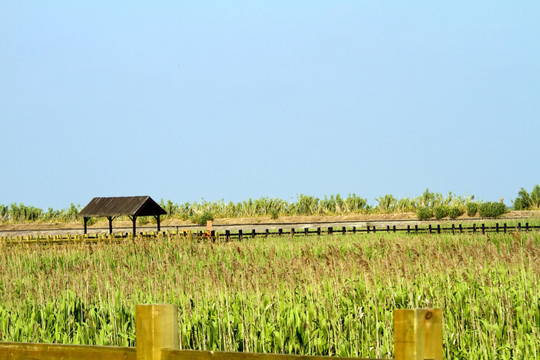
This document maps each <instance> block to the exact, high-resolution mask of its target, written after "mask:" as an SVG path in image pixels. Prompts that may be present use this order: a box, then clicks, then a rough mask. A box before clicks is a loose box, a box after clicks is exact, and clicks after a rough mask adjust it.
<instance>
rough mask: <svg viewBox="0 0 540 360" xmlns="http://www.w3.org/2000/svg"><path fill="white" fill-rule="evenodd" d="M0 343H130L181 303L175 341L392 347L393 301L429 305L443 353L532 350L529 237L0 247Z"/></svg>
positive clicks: (535, 320) (537, 311) (534, 312)
mask: <svg viewBox="0 0 540 360" xmlns="http://www.w3.org/2000/svg"><path fill="white" fill-rule="evenodd" d="M0 264H2V265H1V266H0V340H1V341H32V342H57V343H71V344H115V345H129V346H132V345H133V344H134V340H135V324H134V306H135V304H144V303H173V304H177V305H178V306H179V310H180V311H179V319H178V321H179V323H180V333H181V334H180V336H181V339H180V344H181V347H182V348H189V349H212V350H226V351H250V352H276V353H294V354H318V355H342V356H362V357H391V356H392V344H393V334H392V326H393V325H392V321H393V318H392V316H393V314H392V312H393V310H394V309H399V308H418V307H440V308H442V309H443V312H444V317H445V318H444V328H443V330H444V333H443V336H444V352H445V357H446V358H447V359H472V358H474V359H493V358H497V359H523V358H527V359H533V358H535V357H536V356H537V355H536V354H537V353H538V352H540V349H539V345H538V344H539V343H540V307H539V306H540V305H539V298H540V287H539V284H538V280H539V274H540V234H538V233H512V234H489V235H485V236H483V235H480V234H478V235H465V234H464V235H405V234H397V235H395V234H379V233H378V234H354V235H352V234H351V235H336V236H322V237H318V236H310V237H303V236H302V237H294V238H291V237H283V238H277V237H270V238H267V239H265V238H258V239H250V240H246V241H244V242H229V243H225V242H223V243H211V242H205V241H203V242H201V241H196V240H189V239H187V238H184V237H159V238H156V239H152V240H134V241H125V242H122V243H120V244H97V245H86V244H70V245H52V246H51V245H50V246H36V245H32V246H2V245H0Z"/></svg>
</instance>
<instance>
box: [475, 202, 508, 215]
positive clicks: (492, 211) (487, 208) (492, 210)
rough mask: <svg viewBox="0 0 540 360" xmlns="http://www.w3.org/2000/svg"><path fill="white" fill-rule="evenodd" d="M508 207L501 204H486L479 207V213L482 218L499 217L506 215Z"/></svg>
mask: <svg viewBox="0 0 540 360" xmlns="http://www.w3.org/2000/svg"><path fill="white" fill-rule="evenodd" d="M506 211H507V209H506V205H504V203H501V202H485V203H481V204H480V206H478V213H479V214H480V216H481V217H491V218H494V217H497V216H500V215H502V214H504V213H506Z"/></svg>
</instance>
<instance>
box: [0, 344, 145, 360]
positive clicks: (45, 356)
mask: <svg viewBox="0 0 540 360" xmlns="http://www.w3.org/2000/svg"><path fill="white" fill-rule="evenodd" d="M0 359H6V360H58V359H60V360H136V353H135V348H130V347H118V346H83V345H59V344H34V343H10V342H0Z"/></svg>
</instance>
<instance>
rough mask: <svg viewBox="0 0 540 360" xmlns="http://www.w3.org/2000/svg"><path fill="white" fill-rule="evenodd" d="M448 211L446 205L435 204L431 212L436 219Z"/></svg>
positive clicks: (446, 214)
mask: <svg viewBox="0 0 540 360" xmlns="http://www.w3.org/2000/svg"><path fill="white" fill-rule="evenodd" d="M448 211H449V210H448V206H446V205H439V206H435V208H433V213H434V215H435V218H436V219H437V220H440V219H442V218H443V217H445V216H448Z"/></svg>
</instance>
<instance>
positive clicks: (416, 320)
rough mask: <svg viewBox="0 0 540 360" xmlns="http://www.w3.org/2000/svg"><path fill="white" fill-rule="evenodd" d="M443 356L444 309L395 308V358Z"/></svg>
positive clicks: (415, 359) (437, 358)
mask: <svg viewBox="0 0 540 360" xmlns="http://www.w3.org/2000/svg"><path fill="white" fill-rule="evenodd" d="M442 358H443V346H442V310H441V309H415V310H394V359H395V360H426V359H430V360H442Z"/></svg>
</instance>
